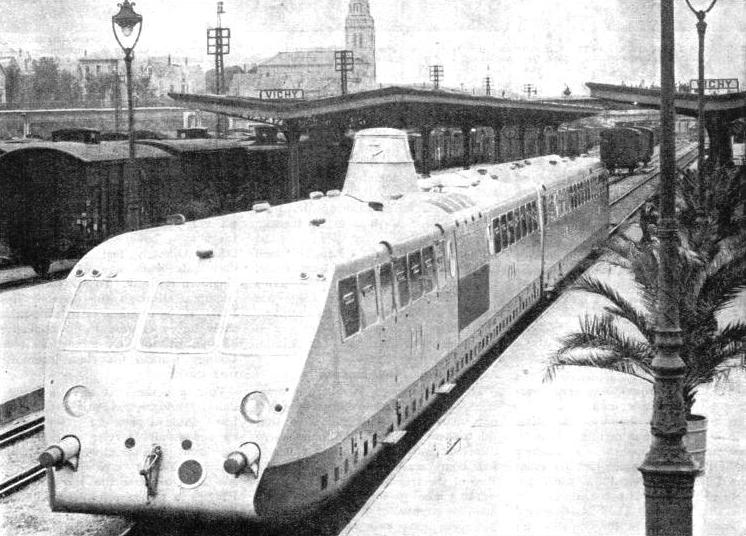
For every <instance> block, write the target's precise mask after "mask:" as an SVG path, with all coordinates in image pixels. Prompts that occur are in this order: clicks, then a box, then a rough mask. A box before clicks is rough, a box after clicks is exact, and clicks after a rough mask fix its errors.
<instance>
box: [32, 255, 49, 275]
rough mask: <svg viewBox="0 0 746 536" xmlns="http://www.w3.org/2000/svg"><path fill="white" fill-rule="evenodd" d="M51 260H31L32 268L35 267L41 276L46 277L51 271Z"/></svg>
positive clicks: (35, 270)
mask: <svg viewBox="0 0 746 536" xmlns="http://www.w3.org/2000/svg"><path fill="white" fill-rule="evenodd" d="M50 264H52V263H51V261H50V260H49V259H35V260H33V261H31V268H33V269H34V272H36V273H37V274H38V275H39V276H41V277H44V276H46V275H47V274H48V273H49V266H50Z"/></svg>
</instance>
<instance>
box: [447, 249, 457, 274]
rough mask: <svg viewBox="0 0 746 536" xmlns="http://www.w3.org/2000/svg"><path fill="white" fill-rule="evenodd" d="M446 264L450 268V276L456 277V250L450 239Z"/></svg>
mask: <svg viewBox="0 0 746 536" xmlns="http://www.w3.org/2000/svg"><path fill="white" fill-rule="evenodd" d="M448 264H449V266H450V269H451V277H456V250H455V248H454V247H453V242H451V241H450V240H449V241H448Z"/></svg>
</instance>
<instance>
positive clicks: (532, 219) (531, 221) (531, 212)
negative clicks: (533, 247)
mask: <svg viewBox="0 0 746 536" xmlns="http://www.w3.org/2000/svg"><path fill="white" fill-rule="evenodd" d="M528 216H529V217H528V232H529V233H533V232H534V231H536V230H537V229H538V228H539V222H538V221H537V219H536V201H531V203H529V205H528Z"/></svg>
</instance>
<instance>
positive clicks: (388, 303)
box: [378, 262, 396, 318]
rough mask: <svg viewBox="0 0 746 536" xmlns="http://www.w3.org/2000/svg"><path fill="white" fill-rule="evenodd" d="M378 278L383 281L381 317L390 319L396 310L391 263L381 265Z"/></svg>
mask: <svg viewBox="0 0 746 536" xmlns="http://www.w3.org/2000/svg"><path fill="white" fill-rule="evenodd" d="M378 276H379V279H380V281H381V316H382V317H383V318H388V317H389V316H391V314H392V313H393V312H394V309H396V305H395V303H394V273H393V270H392V269H391V263H390V262H387V263H386V264H382V265H381V267H380V268H379V272H378Z"/></svg>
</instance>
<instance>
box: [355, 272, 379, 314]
mask: <svg viewBox="0 0 746 536" xmlns="http://www.w3.org/2000/svg"><path fill="white" fill-rule="evenodd" d="M357 277H358V280H357V288H358V290H359V291H360V311H361V313H362V318H361V321H362V327H367V326H370V325H371V324H375V323H376V322H377V321H378V294H377V293H376V274H375V272H374V271H373V270H368V271H366V272H363V273H361V274H360V275H358V276H357Z"/></svg>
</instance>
